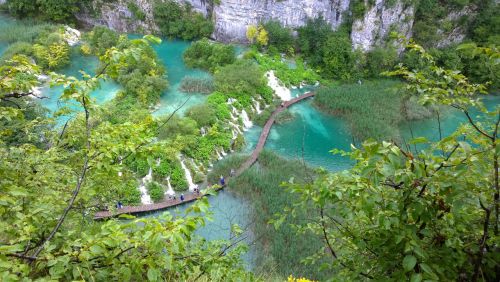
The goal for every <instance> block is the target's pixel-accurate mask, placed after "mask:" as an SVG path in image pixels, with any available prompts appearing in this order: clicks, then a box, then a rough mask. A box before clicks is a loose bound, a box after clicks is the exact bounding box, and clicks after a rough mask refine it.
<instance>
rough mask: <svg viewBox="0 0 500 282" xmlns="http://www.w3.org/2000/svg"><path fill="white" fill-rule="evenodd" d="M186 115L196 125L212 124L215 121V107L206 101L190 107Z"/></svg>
mask: <svg viewBox="0 0 500 282" xmlns="http://www.w3.org/2000/svg"><path fill="white" fill-rule="evenodd" d="M186 116H187V117H189V118H191V119H193V120H194V121H196V123H197V124H198V127H204V126H212V125H214V124H215V123H216V122H217V115H216V109H215V108H214V107H213V106H212V105H210V104H208V103H207V104H201V105H197V106H194V107H192V108H190V109H189V110H188V111H187V113H186Z"/></svg>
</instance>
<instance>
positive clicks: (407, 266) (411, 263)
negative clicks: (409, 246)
mask: <svg viewBox="0 0 500 282" xmlns="http://www.w3.org/2000/svg"><path fill="white" fill-rule="evenodd" d="M416 264H417V258H416V257H414V256H413V255H406V256H405V258H404V259H403V268H404V270H405V271H410V270H412V269H413V268H414V267H415V265H416Z"/></svg>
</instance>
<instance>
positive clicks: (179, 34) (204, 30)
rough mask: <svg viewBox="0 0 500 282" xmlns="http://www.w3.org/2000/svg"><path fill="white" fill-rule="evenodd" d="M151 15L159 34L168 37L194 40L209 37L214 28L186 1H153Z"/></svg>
mask: <svg viewBox="0 0 500 282" xmlns="http://www.w3.org/2000/svg"><path fill="white" fill-rule="evenodd" d="M153 15H154V18H155V22H156V24H157V25H158V27H159V28H160V31H161V34H162V35H163V36H166V37H170V38H182V39H184V40H194V39H199V38H203V37H209V36H210V35H211V34H212V31H213V29H214V26H213V24H212V22H211V21H210V20H209V19H205V17H204V16H203V15H202V14H200V13H197V12H195V11H193V9H192V7H191V5H189V4H188V3H185V4H178V3H177V2H175V1H173V0H166V1H155V2H154V4H153Z"/></svg>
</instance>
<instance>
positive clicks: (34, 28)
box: [0, 20, 60, 43]
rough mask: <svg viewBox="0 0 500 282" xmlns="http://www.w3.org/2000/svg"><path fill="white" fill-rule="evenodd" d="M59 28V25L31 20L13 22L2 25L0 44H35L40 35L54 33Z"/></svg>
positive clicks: (0, 28)
mask: <svg viewBox="0 0 500 282" xmlns="http://www.w3.org/2000/svg"><path fill="white" fill-rule="evenodd" d="M59 27H60V26H59V25H55V24H51V23H43V22H35V21H31V20H15V21H14V20H12V22H11V21H8V22H5V23H0V30H1V32H0V42H4V43H14V42H20V41H22V42H28V43H33V42H34V41H35V40H36V39H37V38H38V36H39V35H40V34H42V33H50V32H53V31H54V30H56V29H57V28H59Z"/></svg>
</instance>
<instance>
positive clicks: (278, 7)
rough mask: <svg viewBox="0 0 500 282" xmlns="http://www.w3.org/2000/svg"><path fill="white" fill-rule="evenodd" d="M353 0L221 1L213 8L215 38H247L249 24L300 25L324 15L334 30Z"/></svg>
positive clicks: (240, 39)
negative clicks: (276, 23) (273, 22)
mask: <svg viewBox="0 0 500 282" xmlns="http://www.w3.org/2000/svg"><path fill="white" fill-rule="evenodd" d="M349 4H350V0H281V1H277V0H221V1H220V4H219V5H216V6H215V7H214V9H213V17H214V20H215V31H214V34H213V36H214V38H215V39H216V40H219V41H237V42H244V41H246V30H247V27H248V26H249V25H256V24H258V23H260V22H266V21H269V20H277V21H279V22H280V23H281V24H283V25H284V26H287V27H299V26H302V25H304V24H305V23H306V22H307V19H308V18H317V17H319V16H322V17H323V18H324V19H325V20H326V21H327V22H328V23H329V24H330V25H331V26H332V28H333V29H336V28H337V27H338V26H339V25H340V24H341V23H342V21H343V17H344V13H345V12H346V11H347V10H348V9H349Z"/></svg>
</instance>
